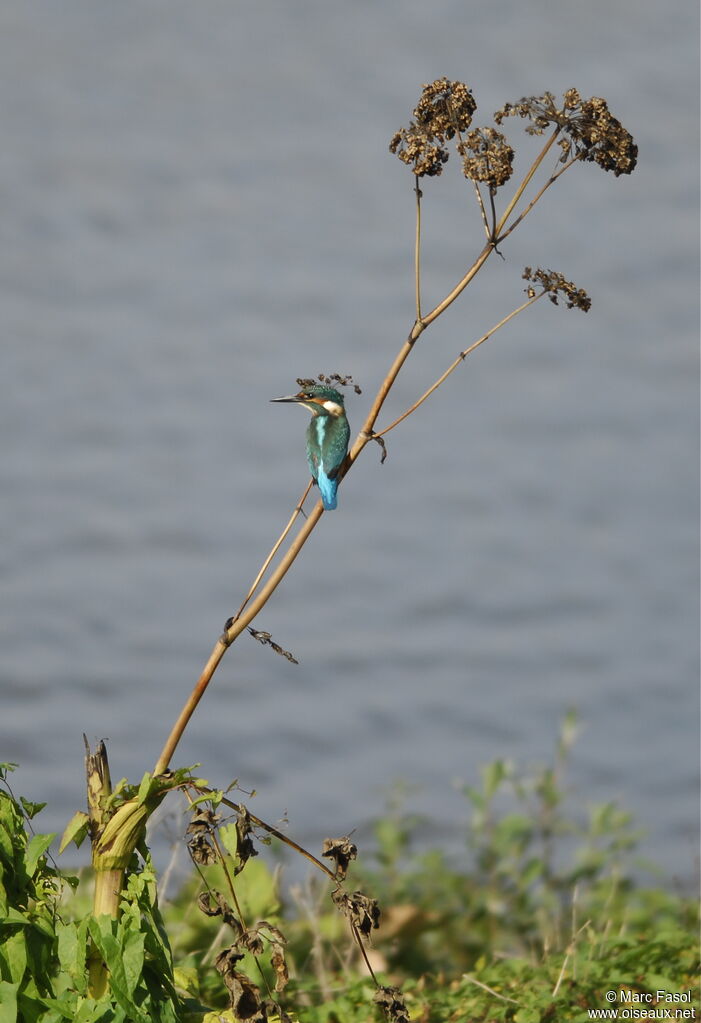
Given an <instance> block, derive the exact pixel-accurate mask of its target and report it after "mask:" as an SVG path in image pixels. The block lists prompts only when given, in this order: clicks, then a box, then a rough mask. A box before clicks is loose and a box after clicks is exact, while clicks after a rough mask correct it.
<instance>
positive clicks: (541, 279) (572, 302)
mask: <svg viewBox="0 0 701 1023" xmlns="http://www.w3.org/2000/svg"><path fill="white" fill-rule="evenodd" d="M521 276H522V277H523V279H524V281H530V282H531V283H530V284H529V286H528V287H527V288H526V294H527V295H528V297H529V298H535V295H536V287H537V288H540V289H541V291H543V292H548V297H549V299H550V301H551V302H552V303H554V305H557V304H558V295H562V297H563V298H564V299H565V302H566V305H567V308H568V309H574V308H575V307H576V308H577V309H581V310H582V312H584V313H586V312H589V310H590V309H591V299H590V298H589V296H588V295H587V293H586V291H585V290H584V289H583V288H577V287H576V286H575V285H574V284H573V283H572V281H567V280H565V277H564V275H563V274H561V273H558V272H557V271H556V270H541V269H540V268H539V269H538V270H531V268H530V266H527V267H526V268H525V269H524V271H523V273H522V274H521ZM533 285H536V287H533Z"/></svg>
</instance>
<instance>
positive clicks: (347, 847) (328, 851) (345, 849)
mask: <svg viewBox="0 0 701 1023" xmlns="http://www.w3.org/2000/svg"><path fill="white" fill-rule="evenodd" d="M321 855H322V856H328V857H329V859H333V860H334V861H335V863H336V870H335V874H336V877H337V878H339V879H340V880H341V881H342V880H343V879H344V877H345V876H346V874H347V873H348V864H349V863H350V861H351V860H354V859H356V858H357V856H358V847H357V846H356V845H354V844H353V842H351V840H350V838H348V836H347V835H344V836H343V838H325V839H324V841H323V844H322V846H321Z"/></svg>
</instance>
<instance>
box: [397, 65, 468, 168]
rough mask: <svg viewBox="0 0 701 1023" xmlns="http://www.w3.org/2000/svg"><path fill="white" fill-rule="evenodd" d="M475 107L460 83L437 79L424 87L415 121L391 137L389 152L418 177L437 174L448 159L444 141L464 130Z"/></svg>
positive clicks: (465, 87) (463, 85)
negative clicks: (394, 154)
mask: <svg viewBox="0 0 701 1023" xmlns="http://www.w3.org/2000/svg"><path fill="white" fill-rule="evenodd" d="M476 109H477V104H476V103H475V101H474V99H473V96H472V93H471V92H470V90H469V89H468V88H467V86H466V85H465V84H464V83H463V82H451V81H449V80H448V79H447V78H437V79H436V81H435V82H431V83H430V84H429V85H424V86H423V92H422V93H421V99H420V100H419V102H418V104H417V105H416V107H415V108H414V120H413V121H411V123H410V124H409V127H408V128H400V129H399V131H398V132H396V134H395V135H393V136H392V139H391V141H390V144H389V148H390V152H392V153H396V154H397V156H398V157H399V159H400V160H401V161H402V162H403V163H406V164H408V165H409V166H410V167H411V168H412V170H413V172H414V174H416V176H417V177H423V176H424V175H427V176H428V177H433V176H437V175H439V174H441V173H442V171H443V164H444V163H445V162H446V161H447V159H448V150H447V149H446V148H445V143H446V142H447V141H448V140H449V139H452V138H453V137H454V136H455V135H456V134H459V133H460V132H462V131H467V129H468V128H469V127H470V125H471V124H472V115H473V114H474V112H475V110H476Z"/></svg>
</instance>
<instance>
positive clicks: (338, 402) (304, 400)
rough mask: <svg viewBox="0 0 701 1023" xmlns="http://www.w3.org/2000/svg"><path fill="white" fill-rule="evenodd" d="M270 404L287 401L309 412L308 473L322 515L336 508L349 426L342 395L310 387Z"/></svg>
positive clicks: (276, 399)
mask: <svg viewBox="0 0 701 1023" xmlns="http://www.w3.org/2000/svg"><path fill="white" fill-rule="evenodd" d="M270 400H271V401H291V402H295V403H296V404H297V405H301V406H302V407H303V408H305V409H307V411H308V412H311V414H312V419H311V422H310V423H309V426H308V427H307V461H308V462H309V471H310V472H311V474H312V478H313V480H314V482H315V483H318V485H319V490H320V491H321V500H322V501H323V502H324V509H325V510H326V511H333V509H334V508H335V507H336V491H337V489H338V473H339V470H340V468H341V466H342V465H343V461H344V459H345V457H346V454H347V452H348V442H349V440H350V426H349V425H348V420H347V419H346V411H345V408H344V407H343V395H342V394H340V393H339V392H338V391H337V390H336V389H335V388H333V387H325V386H324V385H322V384H312V385H311V386H309V387H304V388H303V390H301V391H300V392H299V394H291V395H289V396H288V397H285V398H271V399H270Z"/></svg>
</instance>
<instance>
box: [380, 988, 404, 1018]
mask: <svg viewBox="0 0 701 1023" xmlns="http://www.w3.org/2000/svg"><path fill="white" fill-rule="evenodd" d="M372 1000H373V1002H374V1003H375V1005H379V1006H380V1008H381V1009H382V1011H383V1012H384V1014H385V1018H386V1019H388V1020H389V1021H390V1023H410V1017H409V1010H408V1009H407V1007H406V1003H405V1001H404V995H403V994H402V992H401V989H400V988H398V987H382V986H380V987H378V989H377V991H376V992H375V994H374V995H373V998H372Z"/></svg>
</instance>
